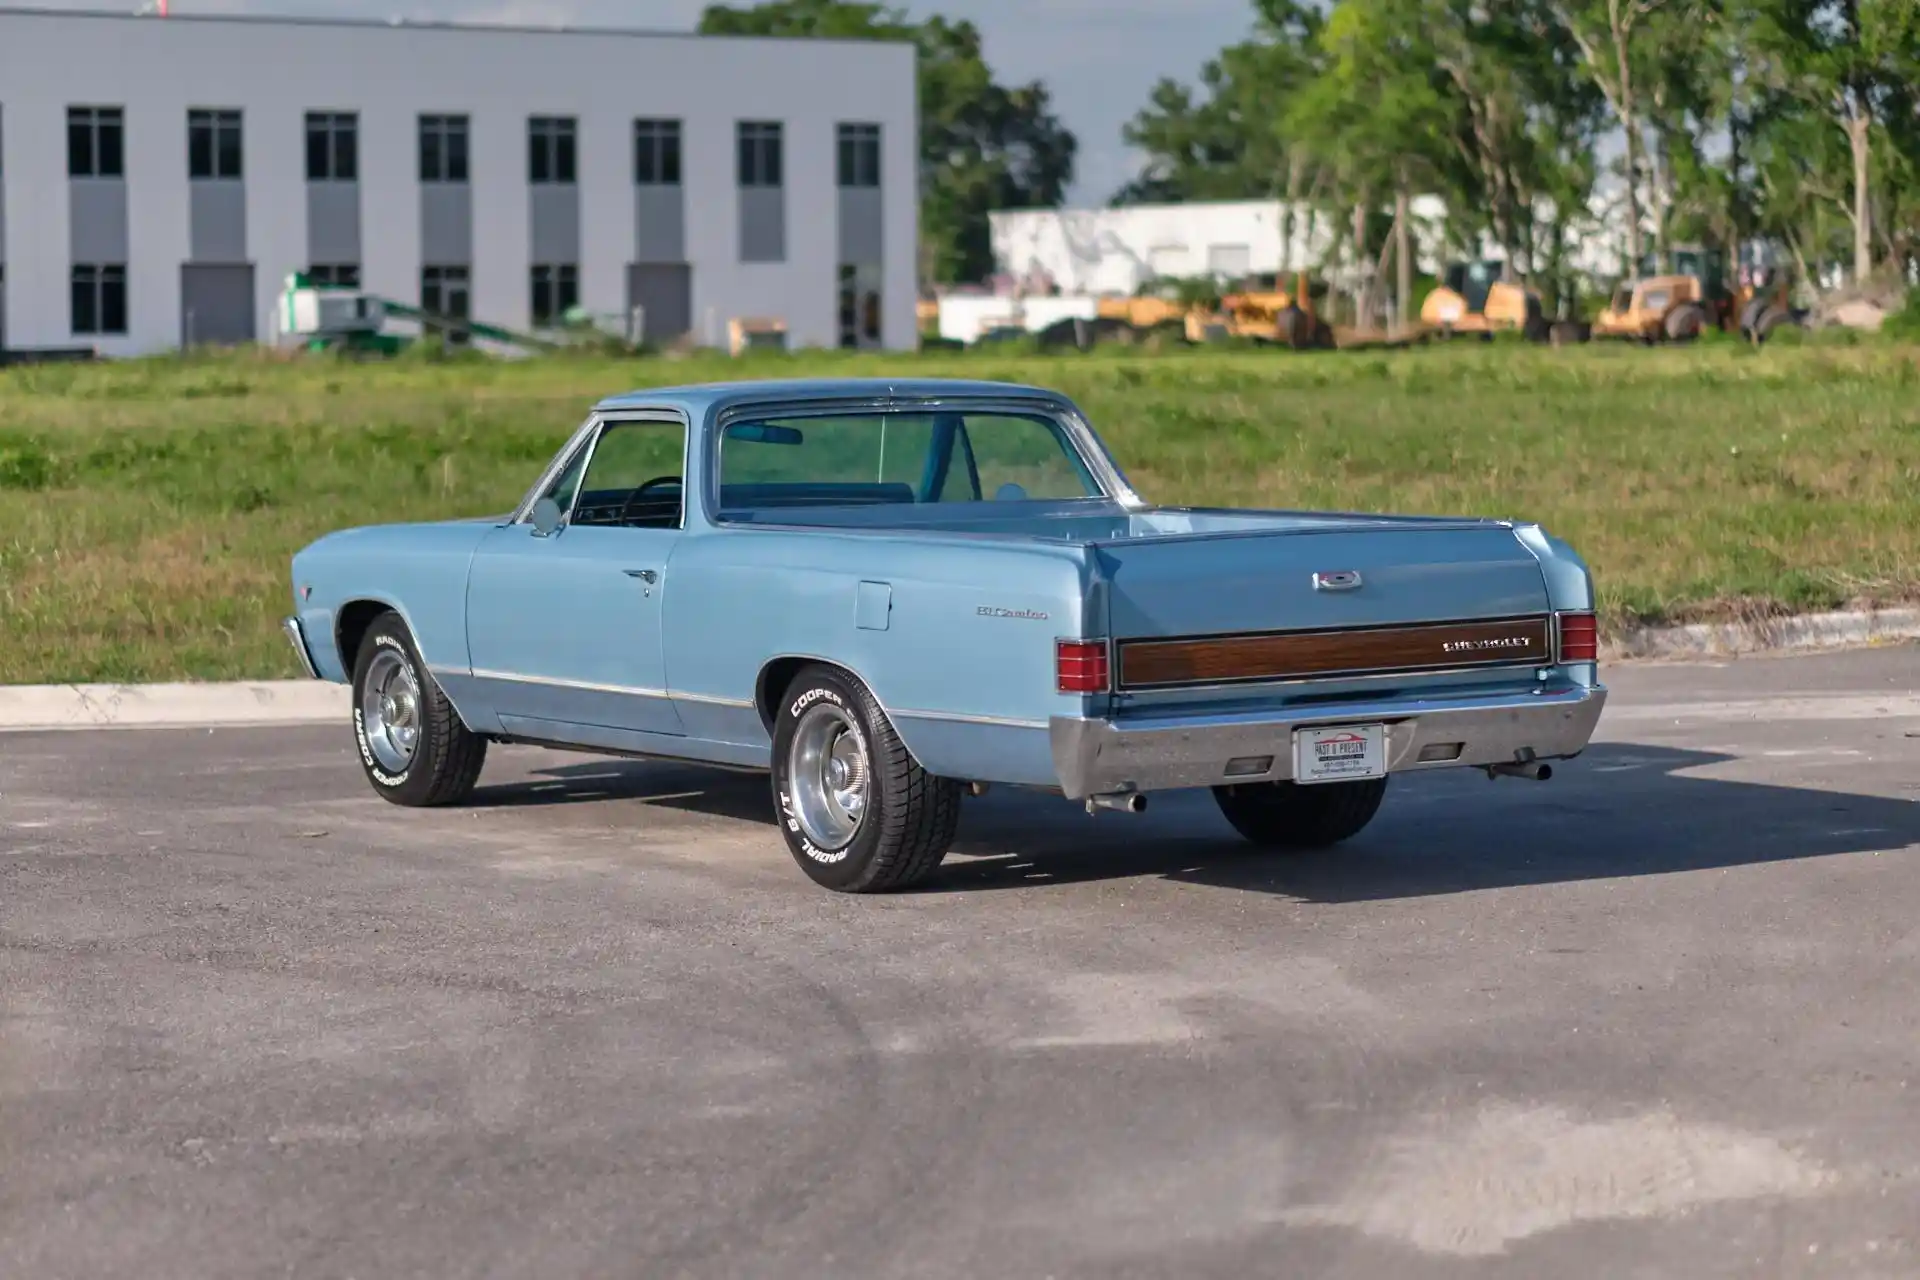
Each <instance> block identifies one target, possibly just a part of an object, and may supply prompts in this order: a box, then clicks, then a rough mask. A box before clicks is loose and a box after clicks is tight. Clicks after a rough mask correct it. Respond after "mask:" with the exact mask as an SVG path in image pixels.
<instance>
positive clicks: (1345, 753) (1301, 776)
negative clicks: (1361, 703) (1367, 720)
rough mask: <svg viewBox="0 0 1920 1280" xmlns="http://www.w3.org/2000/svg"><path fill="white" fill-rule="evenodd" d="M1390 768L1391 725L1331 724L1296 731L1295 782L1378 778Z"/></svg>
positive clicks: (1294, 738) (1294, 741) (1294, 743)
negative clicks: (1388, 762) (1388, 741)
mask: <svg viewBox="0 0 1920 1280" xmlns="http://www.w3.org/2000/svg"><path fill="white" fill-rule="evenodd" d="M1386 771H1387V727H1386V726H1385V725H1382V724H1342V725H1328V726H1325V727H1323V728H1319V729H1297V730H1295V731H1294V735H1293V780H1294V781H1295V782H1347V781H1350V780H1352V779H1354V778H1378V777H1380V776H1381V775H1382V774H1384V773H1386Z"/></svg>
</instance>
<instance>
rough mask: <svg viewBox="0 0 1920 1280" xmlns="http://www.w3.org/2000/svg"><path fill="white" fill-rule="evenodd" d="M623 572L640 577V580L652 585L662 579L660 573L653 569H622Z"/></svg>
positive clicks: (633, 576) (632, 576) (629, 575)
mask: <svg viewBox="0 0 1920 1280" xmlns="http://www.w3.org/2000/svg"><path fill="white" fill-rule="evenodd" d="M621 572H622V573H624V574H626V575H627V576H628V577H629V578H638V579H640V581H642V582H644V583H646V584H647V585H648V586H652V585H653V584H654V583H656V582H658V581H660V575H659V574H657V573H655V572H654V571H653V570H651V569H622V570H621Z"/></svg>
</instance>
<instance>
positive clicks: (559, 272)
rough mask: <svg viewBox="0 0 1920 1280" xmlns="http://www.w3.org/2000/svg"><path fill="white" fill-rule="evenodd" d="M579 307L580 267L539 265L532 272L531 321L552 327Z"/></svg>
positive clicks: (561, 264)
mask: <svg viewBox="0 0 1920 1280" xmlns="http://www.w3.org/2000/svg"><path fill="white" fill-rule="evenodd" d="M579 305H580V268H579V267H578V266H576V265H574V264H573V263H571V262H562V263H557V264H549V263H542V264H541V265H539V266H537V267H535V268H534V269H533V322H534V324H536V325H542V326H545V325H556V324H559V323H560V321H561V319H562V318H564V317H565V316H566V314H567V312H569V311H571V310H573V308H575V307H577V306H579Z"/></svg>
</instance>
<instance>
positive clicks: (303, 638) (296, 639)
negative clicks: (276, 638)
mask: <svg viewBox="0 0 1920 1280" xmlns="http://www.w3.org/2000/svg"><path fill="white" fill-rule="evenodd" d="M280 629H281V630H282V631H284V632H286V633H287V643H289V644H291V645H292V646H293V652H294V655H295V656H296V657H298V658H299V659H300V669H301V670H302V671H304V672H306V673H307V679H309V680H318V679H319V678H320V669H319V668H318V667H316V666H314V665H313V652H312V650H310V649H308V648H307V633H306V631H305V630H304V629H303V628H302V627H301V626H300V619H298V618H282V619H281V620H280Z"/></svg>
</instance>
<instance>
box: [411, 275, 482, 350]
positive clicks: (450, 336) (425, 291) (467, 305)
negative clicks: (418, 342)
mask: <svg viewBox="0 0 1920 1280" xmlns="http://www.w3.org/2000/svg"><path fill="white" fill-rule="evenodd" d="M420 309H421V310H422V311H424V312H426V313H427V314H428V315H430V316H438V317H440V318H441V319H442V320H454V321H466V320H470V319H472V317H473V288H472V283H471V280H470V278H469V276H468V269H467V268H466V267H423V268H421V270H420ZM428 327H429V328H431V329H436V330H438V331H439V332H440V333H442V334H443V335H444V336H445V338H446V340H447V342H448V343H449V344H451V345H453V346H463V345H465V344H466V343H467V342H468V341H469V340H470V339H471V338H472V337H473V333H472V331H471V330H470V329H468V328H467V326H466V325H465V324H464V323H459V324H450V325H431V326H428Z"/></svg>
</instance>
